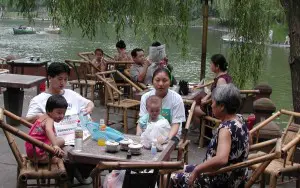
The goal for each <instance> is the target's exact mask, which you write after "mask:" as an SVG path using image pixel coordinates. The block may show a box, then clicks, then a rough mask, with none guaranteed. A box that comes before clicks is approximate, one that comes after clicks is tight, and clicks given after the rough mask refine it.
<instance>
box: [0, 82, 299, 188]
mask: <svg viewBox="0 0 300 188" xmlns="http://www.w3.org/2000/svg"><path fill="white" fill-rule="evenodd" d="M35 94H36V89H35V88H31V89H27V90H25V96H24V105H23V116H25V115H26V113H27V110H28V105H29V102H30V99H32V98H33V96H35ZM3 106H4V103H3V94H0V107H3ZM104 112H105V107H104V106H100V104H99V101H96V108H95V110H94V112H93V114H92V118H93V119H94V120H95V121H98V120H99V119H101V118H104ZM115 118H116V117H115ZM131 124H132V127H133V125H134V124H133V122H131ZM18 128H19V129H21V130H24V131H25V132H28V129H27V128H26V127H24V126H19V127H18ZM115 128H117V129H120V128H121V126H115ZM129 132H130V133H132V134H133V133H134V129H130V130H129ZM196 138H197V133H196V132H190V133H189V139H191V140H192V143H191V146H190V152H189V163H190V164H195V163H201V162H202V160H203V158H204V155H205V149H199V148H198V147H197V145H196V144H194V143H193V141H194V140H196ZM16 141H17V144H18V146H19V149H20V151H21V152H22V153H25V152H24V151H25V150H24V142H23V141H22V140H20V139H18V138H16ZM0 169H2V170H0V188H10V187H15V186H16V174H17V164H16V161H15V158H14V156H13V154H12V152H11V150H10V148H9V146H8V144H7V140H6V138H5V136H4V134H3V132H2V130H1V131H0ZM75 182H76V181H75ZM77 187H82V188H83V187H86V188H87V187H92V186H91V185H88V186H77ZM254 187H258V186H257V185H255V186H254ZM278 187H295V183H294V182H292V183H288V184H284V185H280V186H278Z"/></svg>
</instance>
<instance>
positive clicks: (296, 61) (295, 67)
mask: <svg viewBox="0 0 300 188" xmlns="http://www.w3.org/2000/svg"><path fill="white" fill-rule="evenodd" d="M281 4H282V6H283V7H284V9H285V11H286V16H287V21H288V25H289V37H290V45H291V46H290V57H289V64H290V69H291V80H292V95H293V107H294V111H296V112H300V11H299V10H300V1H299V0H281ZM296 123H300V119H296Z"/></svg>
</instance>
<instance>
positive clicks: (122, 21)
mask: <svg viewBox="0 0 300 188" xmlns="http://www.w3.org/2000/svg"><path fill="white" fill-rule="evenodd" d="M10 2H11V4H13V5H15V6H16V7H17V8H18V9H19V10H20V11H21V12H22V13H23V14H24V15H27V16H28V17H29V18H32V17H33V16H34V14H35V13H34V11H35V9H36V7H37V5H45V6H46V7H47V8H48V11H49V15H50V17H52V19H53V23H54V24H56V25H58V24H59V25H60V26H64V27H65V29H67V30H69V31H71V30H72V28H74V27H75V28H80V29H81V31H82V35H83V36H87V37H89V38H91V39H92V38H93V37H95V36H96V34H97V32H99V31H100V30H101V31H102V32H106V29H105V25H106V24H107V23H109V24H112V25H113V26H114V28H115V33H116V36H117V39H120V38H121V36H122V35H124V33H125V32H124V30H125V29H126V28H127V27H130V28H132V29H133V30H134V32H135V34H136V35H137V36H138V35H143V36H148V37H149V39H151V40H163V41H167V40H170V39H172V40H173V41H176V42H177V44H178V45H181V46H182V50H183V54H186V49H187V41H188V35H187V33H188V27H189V23H190V21H191V20H192V18H193V17H194V16H192V15H193V12H197V10H200V9H201V3H203V2H204V1H199V0H127V1H122V0H42V1H41V0H10ZM213 3H214V7H216V8H217V9H218V12H219V15H220V17H221V18H222V19H224V20H226V23H228V25H229V28H230V31H231V32H232V33H233V34H234V35H235V37H236V38H239V37H243V39H244V41H245V42H243V43H233V44H232V48H231V50H230V52H229V62H230V65H229V66H230V69H229V70H230V73H231V74H232V76H233V78H234V80H235V83H236V84H237V85H238V86H239V87H240V88H242V87H243V86H245V84H248V83H249V82H253V83H256V81H257V80H258V76H259V70H260V67H261V64H262V62H263V56H264V54H265V46H264V43H266V42H267V38H268V32H269V26H270V24H271V21H273V22H274V20H275V21H276V22H278V23H282V22H284V16H282V14H283V10H282V8H281V6H280V4H279V2H278V0H250V1H249V0H214V1H213ZM195 18H196V17H195ZM100 25H101V28H100ZM166 26H167V27H166Z"/></svg>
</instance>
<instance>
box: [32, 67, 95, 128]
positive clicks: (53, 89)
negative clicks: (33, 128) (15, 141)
mask: <svg viewBox="0 0 300 188" xmlns="http://www.w3.org/2000/svg"><path fill="white" fill-rule="evenodd" d="M47 74H48V78H49V88H48V90H47V91H46V92H43V93H40V94H39V95H37V96H35V97H34V98H33V99H31V101H30V104H29V108H28V112H27V115H26V118H27V120H29V121H30V122H34V121H35V120H36V119H37V118H38V117H39V116H40V115H42V114H43V113H45V112H46V111H45V106H46V102H47V100H48V98H49V97H50V96H51V95H54V94H59V95H63V96H64V97H65V99H66V100H67V102H68V109H67V111H66V115H73V114H79V113H80V111H84V112H85V113H86V114H90V113H92V111H93V108H94V103H93V102H92V101H90V100H88V99H86V98H84V97H82V96H81V95H80V94H78V93H76V92H75V91H73V90H70V89H65V87H66V84H67V81H68V77H69V75H70V68H69V67H68V65H66V64H65V63H57V62H54V63H51V64H50V65H49V67H48V71H47Z"/></svg>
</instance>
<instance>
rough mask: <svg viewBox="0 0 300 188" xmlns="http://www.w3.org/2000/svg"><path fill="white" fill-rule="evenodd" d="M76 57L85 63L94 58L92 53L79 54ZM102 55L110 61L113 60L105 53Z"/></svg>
mask: <svg viewBox="0 0 300 188" xmlns="http://www.w3.org/2000/svg"><path fill="white" fill-rule="evenodd" d="M77 55H78V56H79V57H81V58H82V59H84V60H86V61H92V60H93V59H94V58H95V53H94V52H79V53H78V54H77ZM103 55H104V56H105V57H107V58H109V59H111V60H113V59H114V58H113V57H111V56H110V55H108V54H106V53H103Z"/></svg>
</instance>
